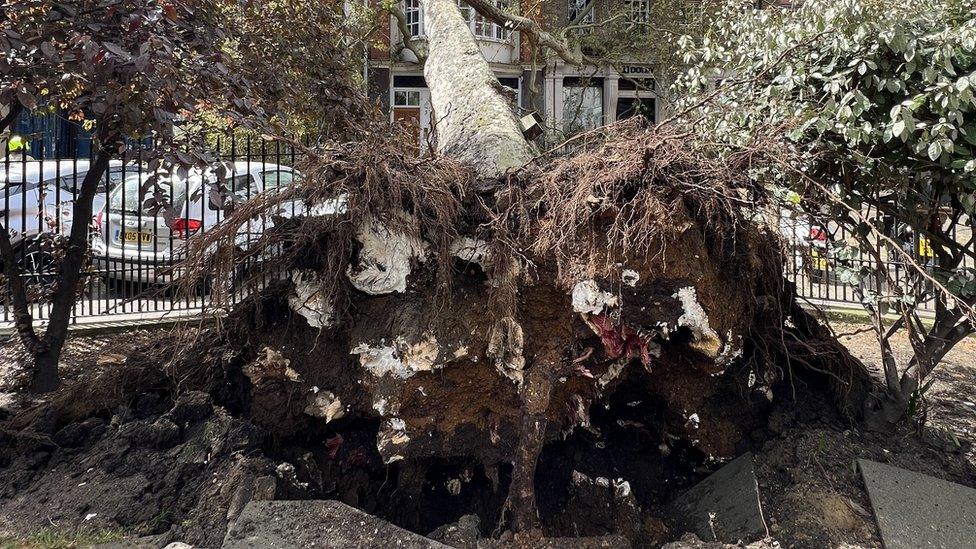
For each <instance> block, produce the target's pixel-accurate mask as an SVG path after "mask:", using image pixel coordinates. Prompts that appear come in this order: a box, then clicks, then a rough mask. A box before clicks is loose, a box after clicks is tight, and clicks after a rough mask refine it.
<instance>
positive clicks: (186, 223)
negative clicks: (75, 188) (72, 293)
mask: <svg viewBox="0 0 976 549" xmlns="http://www.w3.org/2000/svg"><path fill="white" fill-rule="evenodd" d="M227 167H228V168H229V175H228V177H227V178H226V179H225V185H226V187H227V191H228V192H229V194H231V195H233V200H234V201H235V202H243V201H246V200H249V199H251V198H253V197H254V196H256V195H258V194H260V193H263V192H266V191H269V190H273V189H277V188H282V187H286V186H288V185H290V184H291V183H292V182H293V181H294V180H295V179H297V178H298V175H297V174H295V173H294V172H293V171H292V169H291V168H290V167H288V166H281V165H278V164H265V163H254V162H246V161H238V162H232V163H228V165H227ZM147 179H148V176H147V175H146V174H143V175H141V176H140V177H129V178H126V180H125V182H124V184H122V185H119V186H118V187H117V188H116V189H115V191H113V192H112V193H110V195H109V200H108V203H107V204H106V207H104V208H103V209H102V210H101V211H100V212H99V213H98V214H97V215H96V216H95V226H96V228H97V234H96V236H95V237H94V239H93V242H92V252H93V256H94V259H95V265H96V266H97V267H98V269H99V270H101V271H102V272H104V274H105V275H106V276H107V277H109V278H112V279H116V280H123V281H128V282H140V283H150V284H168V283H172V282H174V281H175V280H176V279H177V278H178V276H174V270H173V268H174V266H176V265H177V264H178V263H179V262H180V261H181V260H182V259H183V258H184V257H185V251H186V244H187V240H188V239H189V238H191V237H192V236H193V235H195V234H197V233H200V232H204V231H206V230H208V229H210V228H212V227H214V226H215V225H216V224H217V223H218V222H219V221H220V220H221V219H222V218H223V217H224V216H226V212H225V210H224V209H223V208H221V207H219V206H215V205H214V204H213V203H212V201H211V200H210V199H209V194H210V189H211V188H212V186H213V184H214V183H216V181H217V177H216V175H215V174H214V172H213V171H212V170H206V171H204V172H201V171H192V172H190V173H189V174H188V175H187V176H186V177H182V178H180V177H168V178H160V179H159V180H158V181H157V182H156V183H148V181H147ZM157 192H158V193H162V195H163V197H164V201H165V202H166V203H168V204H169V206H170V208H169V211H171V212H173V214H174V215H172V216H170V220H169V222H167V218H166V216H165V215H164V212H163V211H162V208H160V207H159V206H158V201H157V200H150V199H152V198H153V195H154V193H157ZM263 228H264V227H260V226H257V227H250V230H251V231H252V232H255V233H257V234H260V232H261V231H262V230H263ZM254 236H255V235H247V238H251V237H254Z"/></svg>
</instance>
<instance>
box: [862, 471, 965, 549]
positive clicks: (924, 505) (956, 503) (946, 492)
mask: <svg viewBox="0 0 976 549" xmlns="http://www.w3.org/2000/svg"><path fill="white" fill-rule="evenodd" d="M857 463H858V466H859V467H860V469H861V477H862V478H863V479H864V484H865V486H867V489H868V497H869V498H870V499H871V506H872V507H873V508H874V517H875V519H876V520H877V521H878V527H879V528H880V530H881V541H882V543H884V546H885V549H922V548H925V549H956V548H961V547H976V489H973V488H968V487H966V486H963V485H961V484H955V483H953V482H948V481H945V480H941V479H937V478H935V477H930V476H928V475H923V474H921V473H915V472H913V471H907V470H905V469H900V468H898V467H893V466H891V465H886V464H884V463H877V462H874V461H868V460H866V459H859V460H858V461H857Z"/></svg>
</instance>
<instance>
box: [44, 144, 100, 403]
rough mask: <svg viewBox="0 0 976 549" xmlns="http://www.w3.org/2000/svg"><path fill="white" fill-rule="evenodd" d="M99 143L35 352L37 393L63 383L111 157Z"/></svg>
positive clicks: (53, 388) (84, 185) (75, 208)
mask: <svg viewBox="0 0 976 549" xmlns="http://www.w3.org/2000/svg"><path fill="white" fill-rule="evenodd" d="M99 143H100V145H101V146H100V148H99V150H98V154H97V156H96V157H95V161H94V162H93V163H92V166H91V169H90V170H89V171H88V174H87V175H85V179H84V181H83V182H82V184H81V193H80V194H79V196H78V197H77V198H76V199H75V203H74V209H73V215H72V219H73V220H74V222H73V223H72V224H71V234H70V236H69V237H68V249H67V251H66V253H65V254H64V259H63V260H62V261H61V268H60V269H59V277H58V291H57V293H56V294H55V295H54V302H53V304H52V305H51V317H50V323H49V324H48V328H47V331H46V332H45V333H44V340H43V343H44V344H43V346H42V348H41V349H40V352H35V354H34V366H35V371H34V379H33V381H32V384H31V388H32V390H34V391H35V392H38V393H45V392H50V391H53V390H55V389H57V388H58V385H60V379H59V377H58V360H59V359H60V357H61V350H62V348H63V347H64V342H65V340H66V339H67V336H68V323H69V322H70V320H71V309H72V307H74V304H75V297H76V294H77V288H78V281H79V280H80V279H81V268H82V266H83V265H84V262H85V256H86V254H87V252H88V245H89V242H88V236H89V235H88V227H89V221H90V220H91V217H92V200H93V199H94V198H95V192H96V191H97V189H98V182H99V180H101V178H102V177H103V176H104V175H105V170H106V169H107V168H108V164H109V161H110V160H111V158H112V153H111V151H110V149H109V148H108V147H109V145H110V142H109V141H107V140H104V139H100V140H99Z"/></svg>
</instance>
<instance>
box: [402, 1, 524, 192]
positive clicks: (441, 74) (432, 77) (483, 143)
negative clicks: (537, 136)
mask: <svg viewBox="0 0 976 549" xmlns="http://www.w3.org/2000/svg"><path fill="white" fill-rule="evenodd" d="M420 5H421V8H422V9H423V14H424V28H425V29H426V32H427V40H428V47H427V50H428V54H427V61H426V63H425V64H424V78H425V79H426V80H427V87H428V88H430V99H431V104H432V105H433V108H434V120H435V122H434V123H435V125H436V128H437V151H438V152H439V153H441V154H443V155H444V156H449V157H451V158H454V159H456V160H459V161H461V162H464V163H465V164H468V165H469V166H471V167H472V168H474V169H475V171H476V172H477V173H478V174H480V175H481V176H482V177H484V178H485V179H490V178H496V177H498V176H500V175H502V174H503V173H505V171H506V170H509V169H513V168H518V167H521V166H523V165H525V164H526V163H527V162H529V161H530V160H531V159H532V157H533V153H534V151H533V147H532V146H531V145H530V144H529V142H528V141H526V140H525V137H524V136H523V135H522V128H521V125H520V124H519V121H518V119H517V118H516V117H515V115H514V114H513V112H512V107H511V104H510V102H509V100H508V98H506V97H505V96H504V95H503V94H502V91H501V84H500V83H499V82H498V79H497V78H495V75H494V74H492V72H491V69H490V68H489V67H488V62H487V61H485V58H484V56H483V55H482V54H481V50H480V49H479V48H478V44H477V43H476V42H475V40H474V36H473V35H472V34H471V31H470V29H469V28H468V24H467V22H465V21H464V19H463V18H462V17H461V12H460V11H458V8H457V4H456V3H455V2H454V0H421V2H420Z"/></svg>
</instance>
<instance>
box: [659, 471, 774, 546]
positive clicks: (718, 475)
mask: <svg viewBox="0 0 976 549" xmlns="http://www.w3.org/2000/svg"><path fill="white" fill-rule="evenodd" d="M669 514H670V518H671V522H672V523H673V524H674V527H675V529H676V531H677V532H692V533H694V534H696V535H698V537H699V538H701V539H703V540H705V541H723V542H728V543H736V542H738V541H744V542H751V541H756V540H758V539H762V538H764V537H766V536H768V535H769V529H768V528H767V527H766V521H765V519H764V518H763V513H762V505H761V504H760V503H759V483H758V482H757V481H756V471H755V467H754V465H753V459H752V454H751V453H748V452H747V453H745V454H743V455H741V456H739V457H737V458H735V459H734V460H732V461H730V462H729V463H728V464H726V465H725V466H724V467H722V468H721V469H719V470H718V471H716V472H714V473H712V474H711V476H709V477H708V478H706V479H705V480H703V481H701V482H700V483H698V485H696V486H695V487H694V488H692V489H690V490H688V491H687V492H685V493H684V494H682V495H680V496H678V498H677V499H676V500H675V501H674V502H673V503H672V504H671V506H670V508H669Z"/></svg>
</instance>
